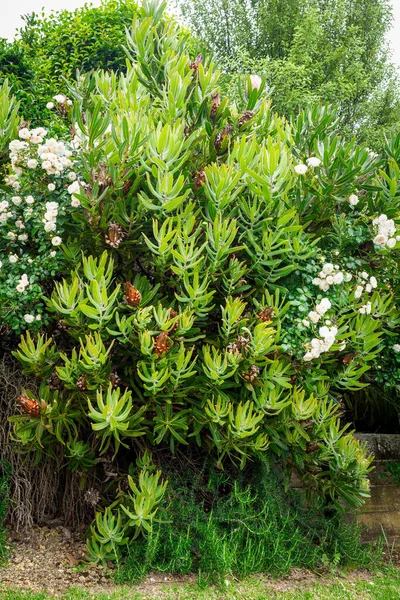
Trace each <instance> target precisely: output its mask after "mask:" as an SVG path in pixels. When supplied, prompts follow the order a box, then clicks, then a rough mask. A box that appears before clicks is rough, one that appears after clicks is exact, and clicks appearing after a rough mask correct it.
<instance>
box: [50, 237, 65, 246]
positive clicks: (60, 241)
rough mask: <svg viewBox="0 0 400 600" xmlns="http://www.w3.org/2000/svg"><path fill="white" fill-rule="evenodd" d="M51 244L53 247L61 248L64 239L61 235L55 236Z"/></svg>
mask: <svg viewBox="0 0 400 600" xmlns="http://www.w3.org/2000/svg"><path fill="white" fill-rule="evenodd" d="M51 243H52V244H53V246H59V245H60V244H62V239H61V238H60V236H59V235H55V236H54V237H53V238H52V240H51Z"/></svg>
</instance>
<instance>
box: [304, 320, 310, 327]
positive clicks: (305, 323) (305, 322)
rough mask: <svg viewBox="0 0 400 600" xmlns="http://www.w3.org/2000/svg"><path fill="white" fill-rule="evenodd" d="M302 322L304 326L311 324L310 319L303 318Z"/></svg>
mask: <svg viewBox="0 0 400 600" xmlns="http://www.w3.org/2000/svg"><path fill="white" fill-rule="evenodd" d="M302 323H303V325H304V327H309V326H310V321H308V320H307V319H303V320H302Z"/></svg>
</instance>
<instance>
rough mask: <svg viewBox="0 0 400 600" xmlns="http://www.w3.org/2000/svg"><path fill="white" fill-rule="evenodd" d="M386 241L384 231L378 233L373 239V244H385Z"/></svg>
mask: <svg viewBox="0 0 400 600" xmlns="http://www.w3.org/2000/svg"><path fill="white" fill-rule="evenodd" d="M387 241H388V237H387V235H385V234H384V233H378V235H377V236H376V237H374V239H373V242H374V244H376V245H377V246H385V244H386V242H387Z"/></svg>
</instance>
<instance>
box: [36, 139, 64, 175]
mask: <svg viewBox="0 0 400 600" xmlns="http://www.w3.org/2000/svg"><path fill="white" fill-rule="evenodd" d="M38 156H39V157H40V159H41V161H42V169H44V170H45V171H46V173H47V174H48V175H56V176H59V175H61V173H62V172H63V171H65V169H69V168H71V167H72V160H71V158H70V157H71V156H72V152H71V150H68V148H67V147H66V145H65V144H64V142H59V141H57V140H56V139H55V138H50V139H48V140H46V142H45V144H43V145H42V146H39V148H38Z"/></svg>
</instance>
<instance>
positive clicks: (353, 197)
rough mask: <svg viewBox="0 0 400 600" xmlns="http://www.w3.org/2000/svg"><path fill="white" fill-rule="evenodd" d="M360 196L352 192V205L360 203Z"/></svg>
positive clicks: (350, 198)
mask: <svg viewBox="0 0 400 600" xmlns="http://www.w3.org/2000/svg"><path fill="white" fill-rule="evenodd" d="M359 201H360V200H359V198H358V196H356V194H351V196H349V204H350V206H356V205H357V204H358V203H359Z"/></svg>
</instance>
